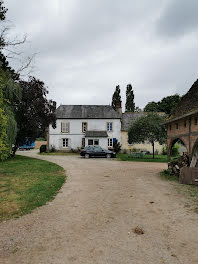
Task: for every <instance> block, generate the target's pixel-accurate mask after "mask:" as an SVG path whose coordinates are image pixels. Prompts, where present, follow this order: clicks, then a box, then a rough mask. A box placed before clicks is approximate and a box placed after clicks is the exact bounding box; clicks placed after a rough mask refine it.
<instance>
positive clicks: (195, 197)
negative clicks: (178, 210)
mask: <svg viewBox="0 0 198 264" xmlns="http://www.w3.org/2000/svg"><path fill="white" fill-rule="evenodd" d="M160 176H161V178H162V179H163V180H166V181H170V182H172V183H173V184H174V187H175V188H176V189H177V191H178V192H179V193H181V194H182V195H185V196H186V197H187V198H188V200H189V203H186V204H185V205H184V206H185V207H192V208H193V210H194V211H195V212H196V213H198V186H196V185H187V184H180V183H179V178H178V177H177V176H174V175H170V173H169V171H168V170H164V171H162V172H161V173H160Z"/></svg>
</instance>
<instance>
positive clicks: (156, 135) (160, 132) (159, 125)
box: [128, 113, 166, 158]
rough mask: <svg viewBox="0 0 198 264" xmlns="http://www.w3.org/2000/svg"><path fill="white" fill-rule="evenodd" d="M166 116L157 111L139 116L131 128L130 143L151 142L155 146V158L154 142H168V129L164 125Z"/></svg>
mask: <svg viewBox="0 0 198 264" xmlns="http://www.w3.org/2000/svg"><path fill="white" fill-rule="evenodd" d="M163 122H164V117H163V116H160V115H158V114H157V113H150V114H148V115H147V116H143V117H141V118H139V119H138V120H137V121H136V122H134V124H133V125H132V126H131V127H130V128H129V132H128V138H129V140H128V141H129V143H130V144H135V143H146V142H150V143H151V144H152V147H153V158H154V143H155V142H159V143H160V144H164V143H165V142H166V129H165V127H164V126H163Z"/></svg>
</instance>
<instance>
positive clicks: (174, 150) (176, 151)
mask: <svg viewBox="0 0 198 264" xmlns="http://www.w3.org/2000/svg"><path fill="white" fill-rule="evenodd" d="M171 156H173V157H176V156H179V145H178V144H175V145H174V146H173V147H172V149H171Z"/></svg>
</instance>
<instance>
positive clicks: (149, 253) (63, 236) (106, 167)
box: [0, 152, 198, 264]
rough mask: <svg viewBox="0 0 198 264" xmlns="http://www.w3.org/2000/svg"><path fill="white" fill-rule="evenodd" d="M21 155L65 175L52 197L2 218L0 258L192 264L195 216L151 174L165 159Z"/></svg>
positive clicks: (197, 249) (196, 247)
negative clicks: (15, 215)
mask: <svg viewBox="0 0 198 264" xmlns="http://www.w3.org/2000/svg"><path fill="white" fill-rule="evenodd" d="M22 154H23V155H27V156H32V157H39V158H40V159H45V160H48V161H52V162H55V163H57V164H59V165H61V166H62V167H64V168H65V170H66V173H67V176H68V178H67V181H66V183H65V184H64V186H63V187H62V189H61V190H60V192H59V194H58V195H57V196H56V198H55V199H54V201H52V202H50V203H48V204H47V205H46V206H43V207H41V208H39V209H36V210H35V211H34V212H33V213H31V214H29V215H25V216H23V217H21V218H19V219H16V220H9V221H7V222H4V223H1V224H0V263H2V264H8V263H13V264H23V263H25V264H70V263H71V264H73V263H74V264H160V263H164V264H175V263H178V264H181V263H182V264H197V263H198V215H197V214H195V213H194V212H192V210H190V209H189V208H187V206H186V203H187V201H186V200H185V198H183V197H182V196H181V195H180V194H178V193H177V191H175V188H174V187H173V185H172V184H170V183H168V182H166V181H163V180H161V179H160V178H159V176H158V175H157V174H158V172H160V171H161V170H162V169H164V168H166V165H165V164H159V163H138V162H118V161H112V160H106V159H89V160H86V159H82V158H80V157H77V156H38V155H36V154H35V152H22ZM137 226H139V227H140V228H142V229H143V230H144V234H142V235H138V234H135V233H134V232H133V229H134V228H135V227H137Z"/></svg>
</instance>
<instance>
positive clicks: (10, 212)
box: [0, 155, 66, 221]
mask: <svg viewBox="0 0 198 264" xmlns="http://www.w3.org/2000/svg"><path fill="white" fill-rule="evenodd" d="M65 178H66V176H65V172H64V169H63V168H61V167H60V166H58V165H56V164H54V163H51V162H48V161H43V160H38V159H32V158H28V157H23V156H18V155H17V156H15V157H14V158H12V159H9V160H6V161H4V162H0V221H3V220H7V219H10V218H16V217H19V216H21V215H24V214H27V213H30V212H31V211H32V210H33V209H35V208H36V207H39V206H42V205H44V204H46V203H47V202H48V201H50V200H52V199H53V198H54V197H55V195H56V194H57V192H58V190H59V189H60V188H61V186H62V185H63V183H64V182H65Z"/></svg>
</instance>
